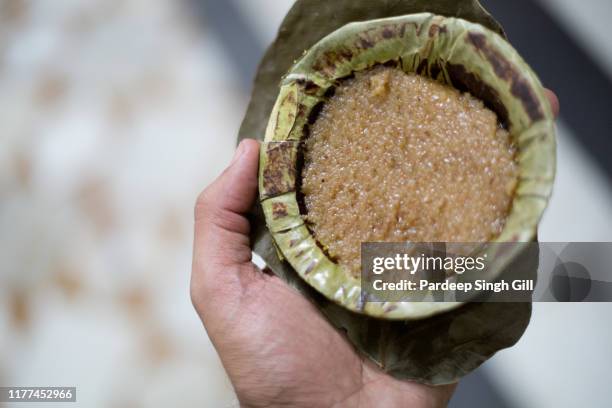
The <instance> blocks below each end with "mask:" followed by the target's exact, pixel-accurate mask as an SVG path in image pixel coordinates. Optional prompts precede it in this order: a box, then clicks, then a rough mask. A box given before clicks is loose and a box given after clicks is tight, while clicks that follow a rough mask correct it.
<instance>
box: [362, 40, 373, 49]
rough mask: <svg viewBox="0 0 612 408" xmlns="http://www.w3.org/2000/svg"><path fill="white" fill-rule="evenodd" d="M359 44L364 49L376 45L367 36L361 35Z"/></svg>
mask: <svg viewBox="0 0 612 408" xmlns="http://www.w3.org/2000/svg"><path fill="white" fill-rule="evenodd" d="M359 46H360V47H361V48H363V49H364V50H367V49H370V48H372V47H373V46H374V42H373V41H372V40H371V39H369V38H366V37H360V38H359Z"/></svg>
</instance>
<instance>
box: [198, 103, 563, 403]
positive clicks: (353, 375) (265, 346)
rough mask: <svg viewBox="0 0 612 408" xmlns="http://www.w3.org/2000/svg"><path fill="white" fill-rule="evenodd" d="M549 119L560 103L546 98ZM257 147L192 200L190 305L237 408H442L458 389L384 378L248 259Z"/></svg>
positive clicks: (304, 302) (248, 143)
mask: <svg viewBox="0 0 612 408" xmlns="http://www.w3.org/2000/svg"><path fill="white" fill-rule="evenodd" d="M547 92H548V97H549V99H550V102H551V105H552V108H553V111H554V112H555V115H557V114H558V112H559V102H558V100H557V97H556V96H555V95H554V94H553V93H552V92H550V91H547ZM258 152H259V143H258V142H256V141H254V140H244V141H242V143H240V145H239V146H238V149H237V150H236V153H235V155H234V158H233V159H232V162H231V163H230V165H229V167H228V168H227V169H226V170H225V171H224V172H223V173H222V174H221V175H220V176H219V177H218V178H217V180H215V181H214V182H213V183H212V184H211V185H210V186H209V187H207V188H206V189H205V190H204V191H203V192H202V193H201V194H200V196H199V197H198V200H197V204H196V208H195V238H194V256H193V269H192V277H191V299H192V302H193V304H194V306H195V309H196V311H197V313H198V315H199V316H200V318H201V320H202V322H203V323H204V326H205V328H206V330H207V332H208V336H209V337H210V339H211V341H212V343H213V345H214V347H215V348H216V350H217V352H218V353H219V356H220V358H221V362H222V363H223V366H224V367H225V370H226V371H227V373H228V375H229V378H230V381H231V382H232V384H233V386H234V389H235V391H236V394H237V397H238V400H239V401H240V404H241V406H243V407H283V406H290V407H309V408H316V407H414V408H420V407H443V406H446V405H447V404H448V401H449V399H450V397H451V395H452V393H453V391H454V389H455V386H456V384H453V385H446V386H438V387H432V386H428V385H423V384H418V383H416V382H410V381H400V380H397V379H395V378H393V377H390V376H388V375H386V374H385V373H384V372H383V371H382V370H381V369H379V368H378V367H377V366H376V365H375V364H373V363H372V362H371V361H369V360H368V359H367V358H364V357H363V356H361V355H360V354H359V353H358V352H357V351H356V350H355V349H354V348H353V346H352V345H351V344H350V343H349V342H348V340H347V339H346V338H345V337H344V335H343V334H341V333H340V332H338V331H337V330H336V329H335V328H334V327H332V326H331V325H330V324H329V323H328V322H327V320H326V319H325V317H323V315H321V313H320V312H319V311H318V310H317V309H316V307H315V306H314V305H313V304H312V303H310V301H309V300H308V299H306V298H305V297H303V296H302V295H301V294H300V293H298V292H297V291H296V290H295V289H293V288H291V287H289V286H288V285H287V284H285V282H283V281H282V280H281V279H279V278H278V277H276V276H273V275H270V274H266V273H264V272H262V271H261V270H260V269H259V268H257V267H256V266H255V265H254V264H253V263H252V262H251V248H250V242H249V230H250V225H249V221H248V220H247V218H246V214H247V212H248V211H249V210H250V208H251V206H252V205H253V203H254V202H255V200H256V197H257V168H258V161H259V155H258Z"/></svg>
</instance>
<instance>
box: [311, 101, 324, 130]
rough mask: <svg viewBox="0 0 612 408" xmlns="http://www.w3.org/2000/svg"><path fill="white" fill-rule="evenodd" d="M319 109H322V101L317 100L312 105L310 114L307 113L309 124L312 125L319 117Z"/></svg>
mask: <svg viewBox="0 0 612 408" xmlns="http://www.w3.org/2000/svg"><path fill="white" fill-rule="evenodd" d="M321 110H323V102H319V103H317V104H316V105H315V106H313V108H312V110H311V111H310V114H309V115H308V123H309V124H311V125H312V124H313V123H315V121H316V120H317V118H318V117H319V114H320V113H321Z"/></svg>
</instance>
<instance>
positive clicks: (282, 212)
mask: <svg viewBox="0 0 612 408" xmlns="http://www.w3.org/2000/svg"><path fill="white" fill-rule="evenodd" d="M287 215H288V212H287V205H286V204H285V203H274V204H272V218H274V219H275V220H277V219H279V218H283V217H286V216H287Z"/></svg>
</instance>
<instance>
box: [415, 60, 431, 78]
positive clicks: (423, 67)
mask: <svg viewBox="0 0 612 408" xmlns="http://www.w3.org/2000/svg"><path fill="white" fill-rule="evenodd" d="M428 63H429V61H428V60H427V58H425V59H424V60H423V61H421V62H420V63H419V66H418V67H417V69H416V72H417V74H419V75H423V74H425V73H426V72H427V64H428Z"/></svg>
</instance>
